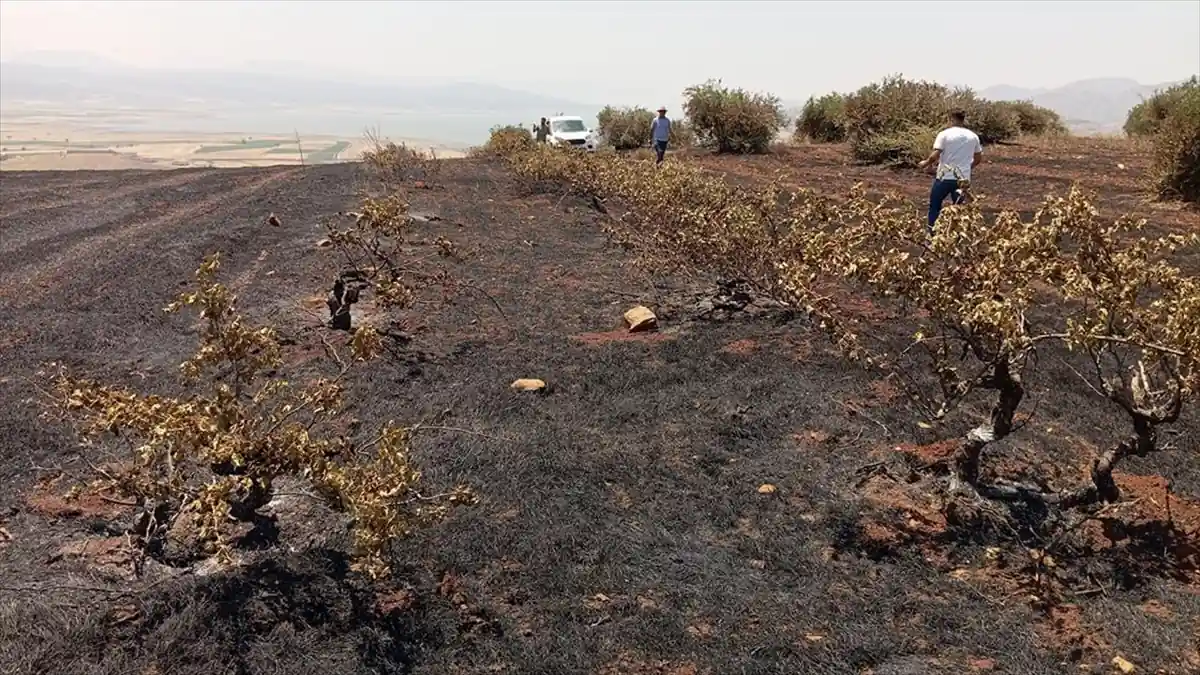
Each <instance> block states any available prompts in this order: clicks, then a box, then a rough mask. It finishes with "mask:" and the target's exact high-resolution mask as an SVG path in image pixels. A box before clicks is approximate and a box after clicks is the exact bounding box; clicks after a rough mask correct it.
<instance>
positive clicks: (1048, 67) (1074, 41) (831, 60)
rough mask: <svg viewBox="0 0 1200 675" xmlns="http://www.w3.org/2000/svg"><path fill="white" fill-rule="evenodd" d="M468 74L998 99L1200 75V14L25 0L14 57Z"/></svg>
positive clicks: (10, 10)
mask: <svg viewBox="0 0 1200 675" xmlns="http://www.w3.org/2000/svg"><path fill="white" fill-rule="evenodd" d="M39 50H54V51H60V50H71V51H87V52H93V53H96V54H98V55H101V56H104V57H107V58H110V59H113V60H117V61H120V62H124V63H128V64H133V65H139V66H159V67H170V68H176V67H211V68H248V67H249V66H254V65H256V64H261V63H262V62H268V61H269V62H290V63H293V64H298V65H303V66H308V67H311V68H313V69H314V72H315V73H318V74H327V73H329V72H330V71H332V72H353V73H360V74H362V75H363V76H364V77H370V78H374V79H377V80H379V81H381V82H386V81H387V80H388V79H389V78H391V79H395V78H401V77H421V76H428V77H454V78H457V79H471V80H477V81H487V82H494V83H498V84H507V85H512V86H520V87H523V88H527V89H534V90H537V91H541V92H544V93H552V94H560V95H563V96H566V97H570V98H574V99H575V100H580V101H583V102H589V103H592V102H595V103H608V102H614V103H642V104H654V103H657V102H659V101H668V102H675V101H677V100H678V97H679V92H680V91H681V90H682V89H683V88H684V87H686V86H688V85H690V84H694V83H697V82H701V81H703V80H705V79H707V78H710V77H720V78H723V79H724V80H725V82H726V83H727V84H732V85H736V86H742V87H746V88H750V89H755V90H767V91H771V92H774V93H776V94H778V95H780V96H783V97H784V98H789V99H802V98H805V97H807V96H808V95H809V94H811V93H817V92H824V91H828V90H831V89H837V90H849V89H853V88H857V87H858V86H860V85H862V84H865V83H867V82H869V81H872V80H876V79H879V78H880V77H882V76H884V75H886V74H888V73H896V72H902V73H903V74H905V75H906V76H909V77H915V78H924V79H933V80H938V81H941V82H946V83H952V84H969V85H971V86H974V87H976V88H983V87H986V86H989V85H994V84H1015V85H1022V86H1055V85H1059V84H1064V83H1066V82H1069V81H1072V80H1078V79H1083V78H1089V77H1108V76H1114V77H1131V78H1134V79H1136V80H1139V81H1140V82H1142V83H1146V84H1151V83H1160V82H1163V81H1168V80H1176V79H1182V78H1184V77H1187V76H1189V75H1191V74H1193V73H1195V72H1197V71H1200V0H1175V1H1157V2H1155V1H1151V0H1140V1H1135V2H1115V1H1109V2H1105V1H1084V0H1079V1H1076V2H1017V1H1013V0H1010V1H1006V2H978V1H969V0H957V1H956V0H943V1H942V2H900V1H896V2H849V1H842V2H749V1H735V2H682V1H680V2H645V1H643V2H617V1H615V0H613V1H609V2H582V1H563V2H553V1H545V2H467V1H465V0H458V1H445V2H384V1H382V0H380V1H377V2H350V1H349V0H336V1H333V2H320V1H316V0H310V1H299V2H268V1H256V2H252V1H242V0H211V1H208V2H201V1H192V2H167V1H165V0H154V1H153V2H100V1H94V0H93V1H86V2H65V1H56V0H46V1H42V2H22V1H18V0H0V58H5V59H8V58H12V57H14V56H18V55H20V54H22V53H26V52H30V51H39Z"/></svg>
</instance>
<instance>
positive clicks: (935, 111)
mask: <svg viewBox="0 0 1200 675" xmlns="http://www.w3.org/2000/svg"><path fill="white" fill-rule="evenodd" d="M974 98H975V96H974V94H973V93H972V92H971V91H970V90H967V89H954V90H952V89H950V88H948V87H946V86H944V85H940V84H937V83H935V82H927V81H925V80H906V79H904V78H903V77H901V76H899V75H895V76H889V77H886V78H884V79H883V80H882V81H880V82H872V83H871V84H868V85H866V86H864V87H861V88H860V89H859V90H858V91H856V92H854V93H853V94H850V95H849V96H847V97H846V102H845V105H846V123H847V127H848V129H849V133H850V134H851V135H866V134H875V133H895V132H903V131H905V130H906V129H908V128H909V127H911V126H913V125H921V126H929V127H942V126H944V125H945V122H946V115H947V114H948V113H949V112H950V111H951V110H952V109H955V108H960V109H964V110H965V109H966V108H968V107H969V106H968V104H970V103H973V102H974ZM968 112H969V111H968ZM930 142H931V143H932V142H933V141H932V140H930Z"/></svg>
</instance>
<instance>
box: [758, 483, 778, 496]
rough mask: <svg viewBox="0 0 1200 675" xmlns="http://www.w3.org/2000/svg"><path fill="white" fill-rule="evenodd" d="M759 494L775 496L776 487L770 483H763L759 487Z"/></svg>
mask: <svg viewBox="0 0 1200 675" xmlns="http://www.w3.org/2000/svg"><path fill="white" fill-rule="evenodd" d="M758 494H760V495H770V494H775V486H774V485H771V484H770V483H763V484H762V485H759V486H758Z"/></svg>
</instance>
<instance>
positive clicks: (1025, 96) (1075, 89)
mask: <svg viewBox="0 0 1200 675" xmlns="http://www.w3.org/2000/svg"><path fill="white" fill-rule="evenodd" d="M1172 84H1175V82H1164V83H1161V84H1141V83H1139V82H1137V81H1136V80H1131V79H1128V78H1097V79H1091V80H1079V81H1078V82H1071V83H1070V84H1065V85H1063V86H1061V87H1055V88H1052V89H1030V88H1026V87H1014V86H1011V85H1005V84H1002V85H997V86H995V87H988V88H987V89H983V90H980V91H979V95H980V96H983V97H984V98H989V99H992V100H1029V101H1033V102H1034V103H1036V104H1037V105H1040V106H1045V107H1047V108H1050V109H1051V110H1054V111H1056V112H1058V114H1059V115H1062V117H1063V120H1064V121H1066V122H1067V125H1068V126H1070V127H1071V128H1072V129H1073V130H1075V131H1081V132H1097V133H1107V132H1117V131H1120V130H1121V125H1123V124H1124V123H1125V116H1126V115H1128V114H1129V109H1130V108H1132V107H1133V106H1135V105H1137V104H1138V103H1141V102H1142V100H1143V99H1145V98H1147V97H1149V96H1150V95H1152V94H1153V93H1154V92H1155V91H1156V90H1159V89H1163V88H1166V87H1169V86H1171V85H1172Z"/></svg>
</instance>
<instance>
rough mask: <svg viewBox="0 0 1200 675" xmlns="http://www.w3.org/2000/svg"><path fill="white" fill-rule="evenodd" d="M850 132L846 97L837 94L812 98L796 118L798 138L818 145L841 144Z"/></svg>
mask: <svg viewBox="0 0 1200 675" xmlns="http://www.w3.org/2000/svg"><path fill="white" fill-rule="evenodd" d="M848 133H849V130H848V128H847V125H846V97H845V96H843V95H841V94H838V93H836V92H834V93H830V94H825V95H824V96H822V97H820V98H817V97H815V96H810V97H809V99H808V101H806V102H805V103H804V108H803V109H802V110H801V111H800V116H799V117H797V118H796V136H797V137H799V138H807V139H809V140H812V141H816V142H818V143H841V142H842V141H844V140H846V136H847V135H848Z"/></svg>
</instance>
